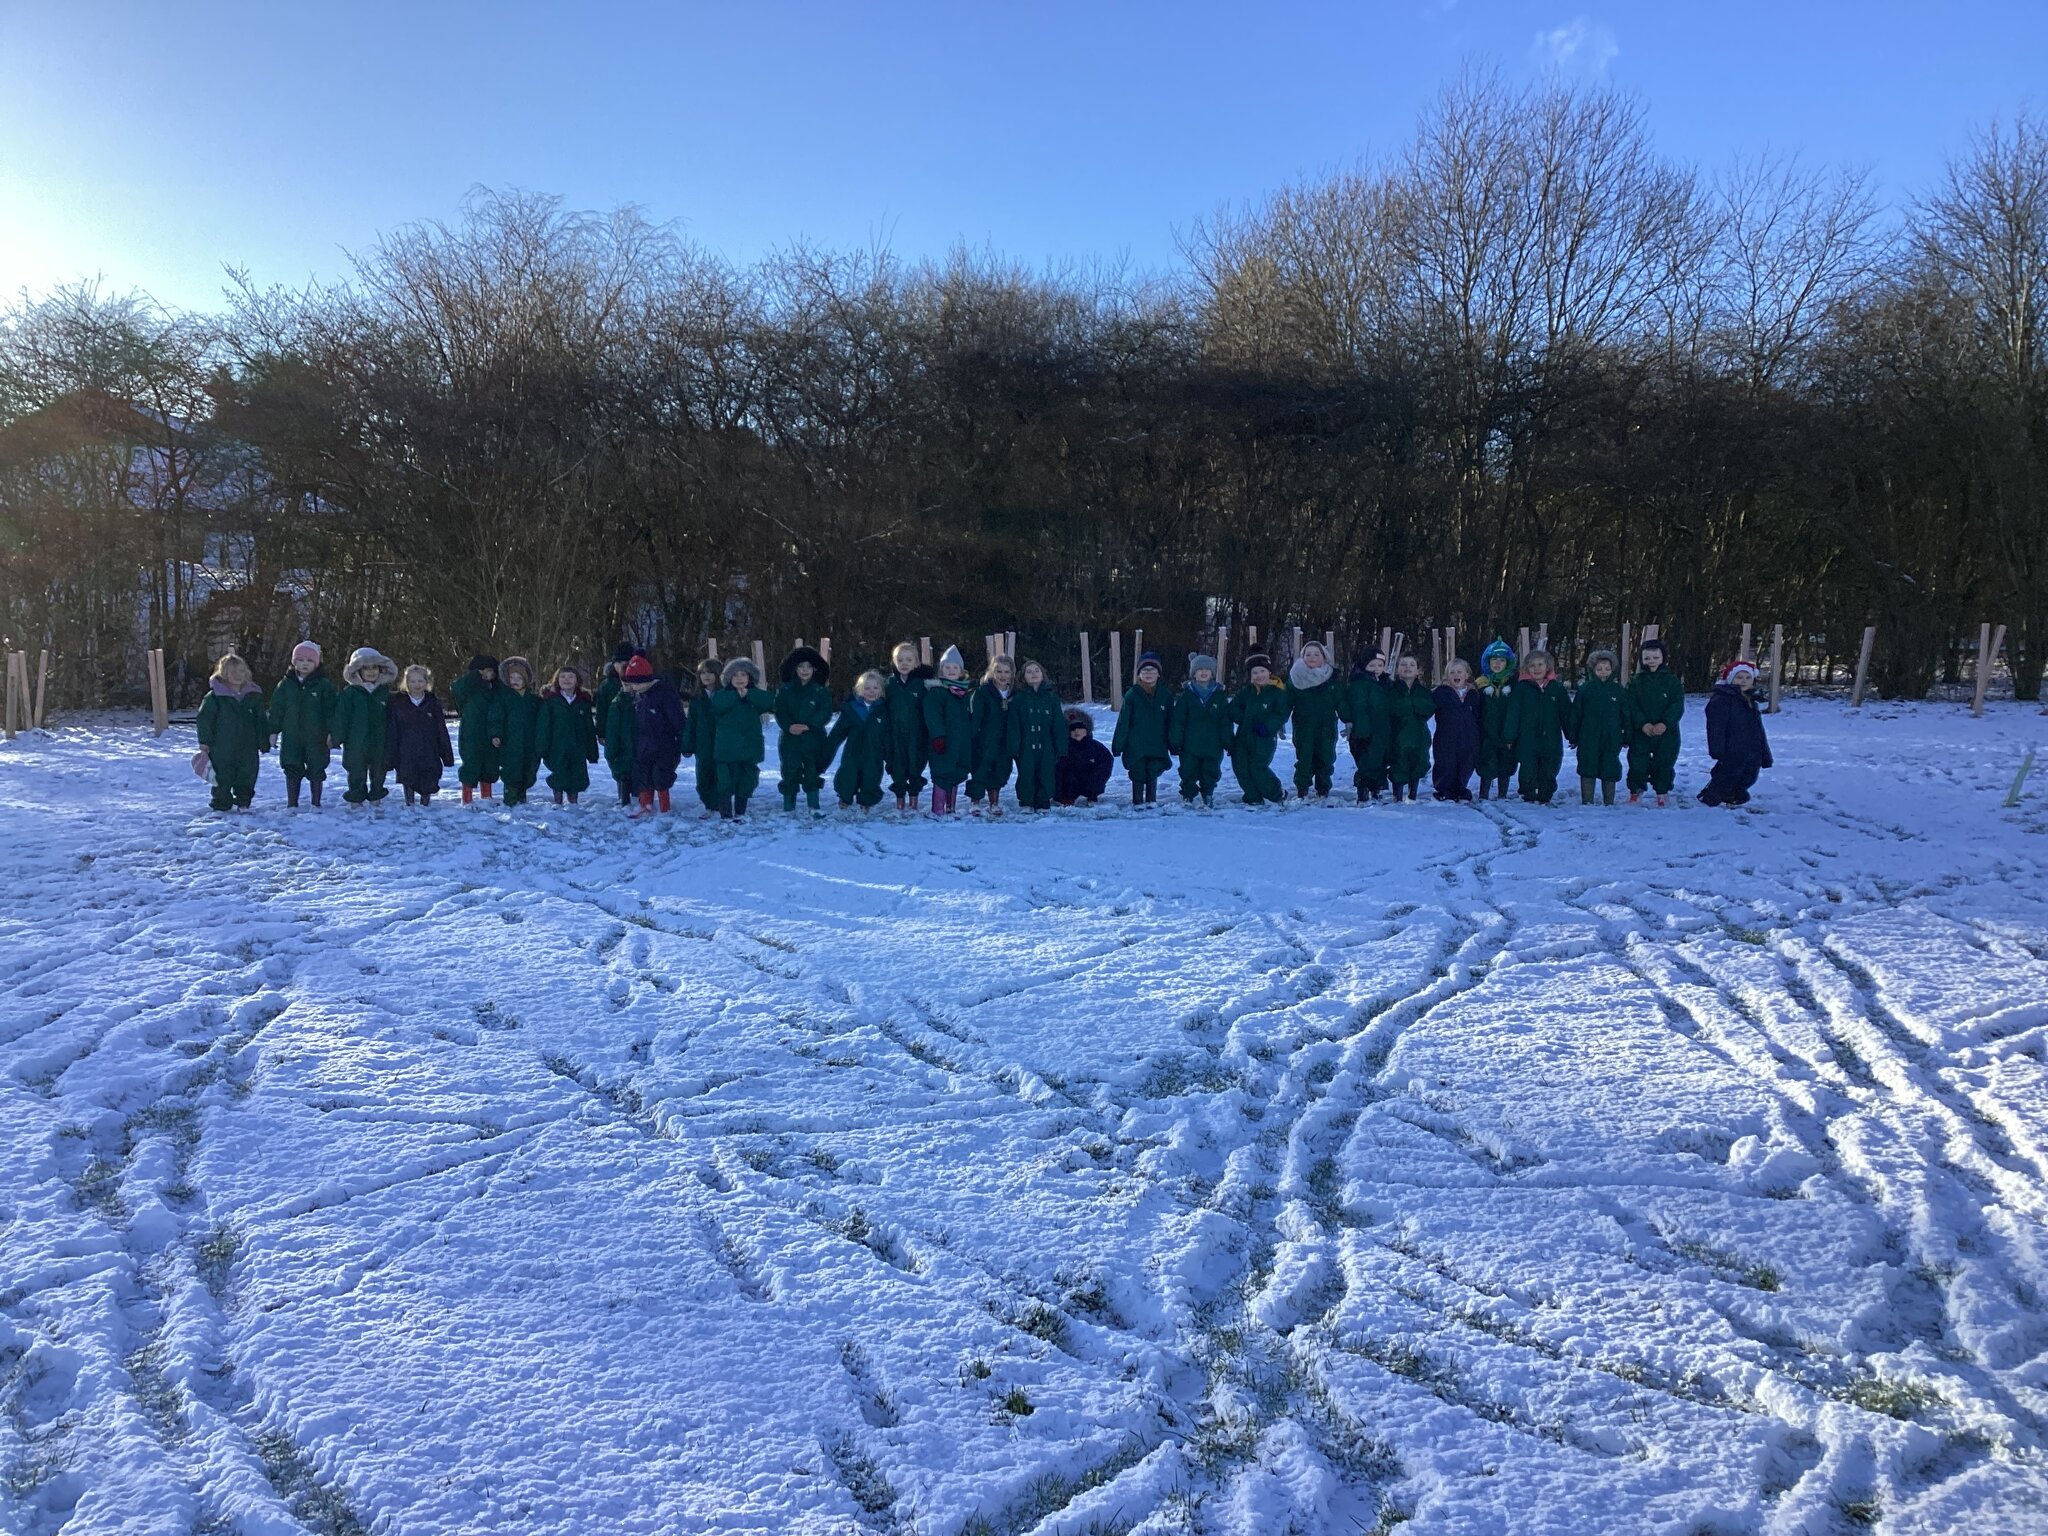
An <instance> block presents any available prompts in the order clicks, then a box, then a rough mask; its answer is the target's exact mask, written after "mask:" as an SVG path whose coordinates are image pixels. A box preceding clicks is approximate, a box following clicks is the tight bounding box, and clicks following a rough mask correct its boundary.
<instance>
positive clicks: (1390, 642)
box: [1380, 624, 1394, 672]
mask: <svg viewBox="0 0 2048 1536" xmlns="http://www.w3.org/2000/svg"><path fill="white" fill-rule="evenodd" d="M1380 654H1381V655H1382V656H1384V657H1386V658H1387V670H1388V671H1389V672H1392V671H1393V670H1394V629H1393V626H1392V625H1390V624H1388V625H1382V626H1381V627H1380Z"/></svg>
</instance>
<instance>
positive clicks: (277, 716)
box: [270, 671, 340, 784]
mask: <svg viewBox="0 0 2048 1536" xmlns="http://www.w3.org/2000/svg"><path fill="white" fill-rule="evenodd" d="M339 698H340V694H339V691H338V690H337V689H336V688H335V686H334V680H333V679H332V678H330V677H329V676H328V675H327V674H326V673H325V672H317V671H316V672H315V673H313V675H312V676H311V677H300V676H299V674H298V673H296V672H287V673H285V675H284V679H283V681H281V682H280V683H279V684H278V685H277V687H276V688H274V689H272V690H271V694H270V730H271V734H272V735H274V736H276V737H277V766H278V767H280V768H282V769H283V770H284V776H285V778H286V779H288V780H289V779H311V780H312V781H313V782H314V783H316V784H318V783H320V782H321V781H322V780H324V779H325V778H326V777H327V765H328V763H329V762H331V761H332V760H333V754H332V753H331V752H330V750H329V749H328V745H327V741H328V738H327V722H328V720H329V719H330V718H331V717H332V716H333V714H334V706H335V704H336V703H337V702H338V701H339Z"/></svg>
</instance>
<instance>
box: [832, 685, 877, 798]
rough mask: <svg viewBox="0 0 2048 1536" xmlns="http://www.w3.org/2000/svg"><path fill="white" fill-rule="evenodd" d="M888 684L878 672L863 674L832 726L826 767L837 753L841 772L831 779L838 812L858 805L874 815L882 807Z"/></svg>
mask: <svg viewBox="0 0 2048 1536" xmlns="http://www.w3.org/2000/svg"><path fill="white" fill-rule="evenodd" d="M887 688H888V680H887V679H886V678H884V677H883V676H882V674H881V673H879V672H875V671H867V672H863V673H861V675H860V681H859V682H857V683H855V684H854V685H853V695H852V697H851V698H849V699H847V701H846V702H845V703H844V704H842V705H840V706H839V718H838V719H836V720H834V721H833V722H832V730H831V734H829V735H828V736H827V737H826V738H825V757H824V761H825V763H826V764H828V765H829V764H830V763H831V761H832V756H833V754H834V753H835V752H836V753H837V754H838V755H839V771H838V772H837V773H835V774H833V775H832V792H833V793H834V794H835V795H837V796H838V797H839V809H841V810H842V811H846V810H851V809H852V808H853V807H854V805H856V804H858V805H859V806H860V808H861V809H862V810H863V811H872V810H873V809H874V808H875V807H876V806H878V805H880V804H881V803H882V775H883V773H884V772H885V771H886V769H887V766H888V760H889V733H890V729H891V722H890V719H889V705H888V701H887V700H886V699H885V698H884V697H883V694H884V693H885V691H886V690H887Z"/></svg>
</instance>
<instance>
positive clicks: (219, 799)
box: [199, 672, 270, 811]
mask: <svg viewBox="0 0 2048 1536" xmlns="http://www.w3.org/2000/svg"><path fill="white" fill-rule="evenodd" d="M199 745H200V746H202V747H204V748H205V749H206V757H207V764H208V766H209V767H210V768H211V769H212V771H213V808H214V809H215V810H217V811H225V810H228V809H229V808H230V807H231V806H236V805H243V806H246V805H247V804H249V802H250V801H251V800H253V799H254V798H255V795H256V770H257V768H258V766H259V765H260V764H261V762H262V756H263V754H264V753H265V752H268V751H269V750H270V722H269V720H268V718H267V717H266V716H265V715H264V713H263V690H262V689H261V688H259V687H257V686H256V684H255V682H254V680H253V679H252V680H250V681H248V682H245V683H243V684H242V685H241V686H240V687H237V686H235V685H234V684H233V683H230V682H229V681H228V680H227V679H226V678H224V677H222V676H221V675H220V673H219V672H215V673H214V674H213V676H212V677H210V678H208V679H207V681H206V697H205V698H204V699H202V700H201V701H200V704H199Z"/></svg>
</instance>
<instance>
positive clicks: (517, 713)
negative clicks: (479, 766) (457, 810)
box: [491, 656, 540, 805]
mask: <svg viewBox="0 0 2048 1536" xmlns="http://www.w3.org/2000/svg"><path fill="white" fill-rule="evenodd" d="M498 676H499V678H500V679H501V682H502V686H501V687H500V688H499V689H498V696H497V698H496V700H495V701H493V703H492V706H491V708H492V711H493V713H492V717H491V750H492V751H493V752H495V753H496V754H497V756H498V771H499V772H500V773H501V774H503V775H504V779H505V803H506V804H507V805H524V804H526V796H527V792H528V791H529V790H531V789H532V788H533V781H534V780H535V779H537V778H539V777H540V695H539V694H538V693H536V692H535V691H534V684H533V664H532V663H531V662H529V661H528V660H527V659H526V658H525V657H524V656H507V657H506V658H505V661H504V664H503V665H502V666H501V667H499V669H498Z"/></svg>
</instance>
